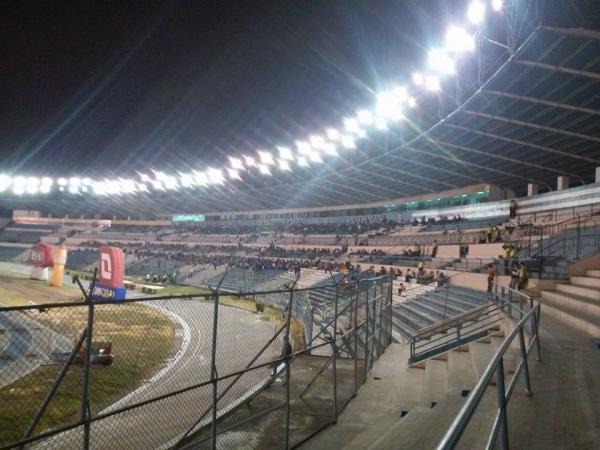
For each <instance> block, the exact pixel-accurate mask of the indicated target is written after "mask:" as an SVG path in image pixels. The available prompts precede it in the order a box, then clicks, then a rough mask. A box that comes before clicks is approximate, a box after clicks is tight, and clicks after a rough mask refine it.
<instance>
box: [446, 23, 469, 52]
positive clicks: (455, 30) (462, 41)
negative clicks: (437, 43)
mask: <svg viewBox="0 0 600 450" xmlns="http://www.w3.org/2000/svg"><path fill="white" fill-rule="evenodd" d="M446 49H447V50H449V51H451V52H455V53H460V52H465V51H466V52H472V51H473V50H475V38H474V37H473V36H472V35H470V34H469V33H467V32H466V31H465V29H464V28H460V27H450V28H448V31H446Z"/></svg>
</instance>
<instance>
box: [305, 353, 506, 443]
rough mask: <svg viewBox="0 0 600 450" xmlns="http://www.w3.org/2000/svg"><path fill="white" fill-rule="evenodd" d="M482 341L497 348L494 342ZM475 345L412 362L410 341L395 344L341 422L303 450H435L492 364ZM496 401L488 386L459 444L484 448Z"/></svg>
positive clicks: (375, 366)
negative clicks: (480, 371) (482, 370)
mask: <svg viewBox="0 0 600 450" xmlns="http://www.w3.org/2000/svg"><path fill="white" fill-rule="evenodd" d="M478 345H481V346H483V348H485V346H487V347H488V348H489V351H493V350H494V344H493V343H491V344H490V343H481V344H478ZM470 346H471V345H469V346H465V348H463V349H461V350H462V351H449V352H447V353H446V354H445V355H444V356H443V357H440V358H436V359H430V360H427V361H426V362H423V363H422V364H420V365H418V366H409V365H408V364H407V359H408V357H409V355H410V349H409V347H408V345H405V344H391V345H390V347H389V348H388V349H387V350H386V352H385V353H384V354H383V355H382V357H381V358H380V360H379V361H377V362H376V363H375V365H374V367H373V370H372V371H371V373H370V374H369V380H368V381H367V383H366V384H365V385H363V386H362V387H361V389H360V390H359V392H358V394H357V396H356V398H355V399H354V400H352V401H351V402H350V403H349V405H348V407H347V408H346V409H345V410H344V412H343V413H342V414H341V415H340V417H339V418H338V422H337V424H336V425H334V426H332V427H329V428H327V429H326V430H323V431H322V432H320V433H318V434H317V435H316V436H315V437H313V438H312V439H310V440H309V441H307V442H306V443H304V444H303V445H302V446H301V447H300V448H302V449H320V448H344V449H357V450H358V449H361V450H362V449H373V450H375V449H377V450H384V449H390V450H391V449H430V448H435V446H436V445H437V443H438V442H439V441H440V439H441V438H442V436H443V435H444V433H445V431H446V430H447V429H448V427H449V426H450V424H451V423H452V421H453V420H454V418H455V417H456V414H457V413H458V412H459V411H460V408H461V407H462V405H463V404H464V401H465V399H466V397H467V395H468V394H469V392H470V391H471V390H472V389H473V387H474V386H475V384H476V383H477V373H478V371H477V366H480V367H481V366H485V365H487V364H488V363H489V355H488V352H483V351H476V352H470V351H469V347H470ZM495 405H496V404H495V391H493V390H488V392H486V394H485V396H484V399H483V400H482V403H481V406H480V409H478V411H479V413H478V415H477V417H475V418H474V419H473V422H472V424H471V425H470V426H469V428H468V429H467V432H466V433H465V435H464V436H463V440H462V441H461V443H460V445H459V448H483V447H484V445H485V439H486V438H487V435H486V434H485V431H489V429H490V426H491V421H492V416H493V412H494V410H495Z"/></svg>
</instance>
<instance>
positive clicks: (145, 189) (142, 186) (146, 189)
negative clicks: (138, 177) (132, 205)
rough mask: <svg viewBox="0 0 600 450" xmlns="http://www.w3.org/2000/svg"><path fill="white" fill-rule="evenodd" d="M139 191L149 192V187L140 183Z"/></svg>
mask: <svg viewBox="0 0 600 450" xmlns="http://www.w3.org/2000/svg"><path fill="white" fill-rule="evenodd" d="M137 190H138V191H141V192H148V186H147V185H146V184H145V183H138V184H137Z"/></svg>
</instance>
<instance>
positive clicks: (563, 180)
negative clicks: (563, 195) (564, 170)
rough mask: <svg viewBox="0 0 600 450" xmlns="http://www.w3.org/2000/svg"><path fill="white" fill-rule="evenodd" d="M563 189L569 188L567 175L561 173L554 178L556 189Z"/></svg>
mask: <svg viewBox="0 0 600 450" xmlns="http://www.w3.org/2000/svg"><path fill="white" fill-rule="evenodd" d="M565 189H569V177H567V176H564V175H561V176H560V177H558V178H557V179H556V190H557V191H564V190H565Z"/></svg>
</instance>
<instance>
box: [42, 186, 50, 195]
mask: <svg viewBox="0 0 600 450" xmlns="http://www.w3.org/2000/svg"><path fill="white" fill-rule="evenodd" d="M40 192H41V193H42V194H49V193H50V185H49V184H42V185H41V186H40Z"/></svg>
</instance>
